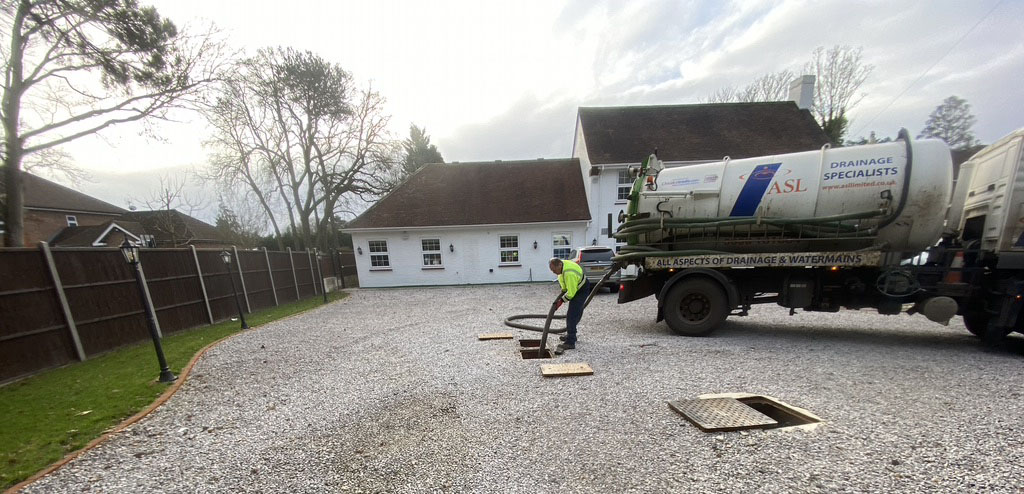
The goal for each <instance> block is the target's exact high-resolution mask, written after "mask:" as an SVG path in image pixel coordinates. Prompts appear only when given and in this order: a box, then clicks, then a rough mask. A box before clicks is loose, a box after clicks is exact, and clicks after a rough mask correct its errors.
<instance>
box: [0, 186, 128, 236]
mask: <svg viewBox="0 0 1024 494" xmlns="http://www.w3.org/2000/svg"><path fill="white" fill-rule="evenodd" d="M21 177H22V178H21V181H22V184H23V191H24V198H25V203H24V211H25V245H34V244H36V243H38V242H41V241H42V242H49V241H50V240H52V239H53V238H54V237H56V236H57V234H59V233H60V232H61V231H62V230H64V229H65V228H68V227H85V226H98V225H103V224H105V223H109V222H110V221H115V220H119V219H121V216H122V215H123V214H124V213H127V212H128V211H126V210H124V209H121V208H119V207H117V206H115V205H113V204H110V203H108V202H104V201H101V200H99V199H96V198H95V197H92V196H89V195H86V194H83V193H81V192H78V191H77V190H74V189H71V188H69V187H65V186H63V185H60V184H58V183H55V182H51V181H49V180H46V179H45V178H42V177H38V176H36V175H33V174H31V173H27V172H22V173H21ZM3 182H4V179H3V174H2V173H0V185H2V184H3Z"/></svg>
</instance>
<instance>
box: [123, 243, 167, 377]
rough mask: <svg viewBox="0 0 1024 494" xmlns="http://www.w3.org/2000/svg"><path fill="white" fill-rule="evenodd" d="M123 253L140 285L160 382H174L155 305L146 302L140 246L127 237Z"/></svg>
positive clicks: (137, 283)
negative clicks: (157, 326)
mask: <svg viewBox="0 0 1024 494" xmlns="http://www.w3.org/2000/svg"><path fill="white" fill-rule="evenodd" d="M121 254H122V255H123V256H124V260H125V262H127V263H128V264H129V265H130V266H131V267H132V271H133V272H134V273H135V284H136V285H138V287H139V299H141V300H142V305H143V307H145V308H146V322H147V323H148V325H149V336H150V337H151V338H153V347H154V348H156V359H157V360H158V361H159V362H160V382H162V383H169V382H174V380H175V379H177V377H175V375H174V374H173V373H171V369H170V367H168V366H167V358H166V357H164V348H163V346H161V345H160V335H158V334H157V332H156V314H154V313H153V307H152V306H151V305H150V304H149V303H147V302H146V299H147V297H146V286H145V285H143V281H142V264H140V262H139V246H138V245H132V244H131V243H130V242H128V239H125V241H124V242H122V243H121Z"/></svg>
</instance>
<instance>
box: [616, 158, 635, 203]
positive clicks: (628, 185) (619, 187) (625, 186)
mask: <svg viewBox="0 0 1024 494" xmlns="http://www.w3.org/2000/svg"><path fill="white" fill-rule="evenodd" d="M623 174H625V177H626V180H627V181H626V182H623V181H622V177H623ZM615 180H616V181H617V182H616V186H615V203H616V204H621V203H625V202H628V201H629V193H630V192H632V190H633V177H631V176H630V173H629V168H628V167H627V168H623V169H620V170H619V173H618V175H617V176H616V177H615ZM623 190H625V191H626V197H624V198H623V197H621V196H622V191H623Z"/></svg>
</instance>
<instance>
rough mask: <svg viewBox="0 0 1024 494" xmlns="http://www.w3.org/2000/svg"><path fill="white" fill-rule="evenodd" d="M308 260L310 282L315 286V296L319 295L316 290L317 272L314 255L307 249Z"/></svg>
mask: <svg viewBox="0 0 1024 494" xmlns="http://www.w3.org/2000/svg"><path fill="white" fill-rule="evenodd" d="M306 260H308V261H309V282H310V283H312V284H313V295H317V294H318V293H320V292H318V291H317V289H316V271H313V253H312V252H310V250H309V249H306Z"/></svg>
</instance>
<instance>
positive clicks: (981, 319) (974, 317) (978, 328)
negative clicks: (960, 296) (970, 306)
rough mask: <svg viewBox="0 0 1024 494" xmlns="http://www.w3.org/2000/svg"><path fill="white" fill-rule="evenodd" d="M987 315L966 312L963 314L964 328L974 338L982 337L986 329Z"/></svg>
mask: <svg viewBox="0 0 1024 494" xmlns="http://www.w3.org/2000/svg"><path fill="white" fill-rule="evenodd" d="M988 318H989V316H988V314H985V313H983V312H968V313H966V314H964V326H967V330H968V331H970V332H971V334H973V335H974V336H977V337H979V338H980V337H982V336H984V335H985V331H986V330H987V329H988Z"/></svg>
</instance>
